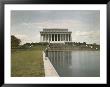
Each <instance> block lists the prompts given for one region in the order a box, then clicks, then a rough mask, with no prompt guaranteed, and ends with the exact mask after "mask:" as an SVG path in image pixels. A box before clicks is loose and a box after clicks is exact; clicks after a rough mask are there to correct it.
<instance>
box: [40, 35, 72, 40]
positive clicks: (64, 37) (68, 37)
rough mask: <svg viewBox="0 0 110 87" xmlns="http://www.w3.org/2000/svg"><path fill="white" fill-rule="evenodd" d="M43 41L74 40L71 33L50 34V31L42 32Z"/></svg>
mask: <svg viewBox="0 0 110 87" xmlns="http://www.w3.org/2000/svg"><path fill="white" fill-rule="evenodd" d="M40 41H41V42H49V41H72V38H71V33H65V34H50V33H42V34H41V35H40Z"/></svg>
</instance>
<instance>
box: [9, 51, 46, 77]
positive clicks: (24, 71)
mask: <svg viewBox="0 0 110 87" xmlns="http://www.w3.org/2000/svg"><path fill="white" fill-rule="evenodd" d="M11 76H12V77H43V76H45V73H44V65H43V58H42V50H40V49H38V50H36V49H27V50H26V49H25V50H20V49H17V50H16V51H14V52H13V51H12V53H11Z"/></svg>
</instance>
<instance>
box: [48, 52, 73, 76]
mask: <svg viewBox="0 0 110 87" xmlns="http://www.w3.org/2000/svg"><path fill="white" fill-rule="evenodd" d="M71 53H72V52H71V51H49V52H48V57H49V59H50V61H51V63H52V64H53V66H54V67H55V69H56V70H57V72H58V74H59V75H60V74H61V75H62V73H63V74H64V76H66V75H65V74H66V73H71V72H69V71H70V70H69V69H71V65H72V56H71ZM61 69H62V70H61Z"/></svg>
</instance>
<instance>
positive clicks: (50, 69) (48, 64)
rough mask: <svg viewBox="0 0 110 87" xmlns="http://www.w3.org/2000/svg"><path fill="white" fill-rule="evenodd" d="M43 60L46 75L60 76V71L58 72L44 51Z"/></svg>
mask: <svg viewBox="0 0 110 87" xmlns="http://www.w3.org/2000/svg"><path fill="white" fill-rule="evenodd" d="M43 61H44V70H45V77H59V75H58V73H57V72H56V70H55V68H54V67H53V65H52V64H51V62H50V60H49V59H48V57H45V53H44V52H43Z"/></svg>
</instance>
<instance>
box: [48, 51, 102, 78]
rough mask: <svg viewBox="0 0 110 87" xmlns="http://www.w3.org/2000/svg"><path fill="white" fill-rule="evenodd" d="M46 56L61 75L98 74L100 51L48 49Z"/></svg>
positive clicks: (97, 75) (95, 75)
mask: <svg viewBox="0 0 110 87" xmlns="http://www.w3.org/2000/svg"><path fill="white" fill-rule="evenodd" d="M48 57H49V59H50V61H51V63H52V64H53V66H54V67H55V69H56V71H57V72H58V74H59V76H61V77H99V76H100V51H49V52H48Z"/></svg>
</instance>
